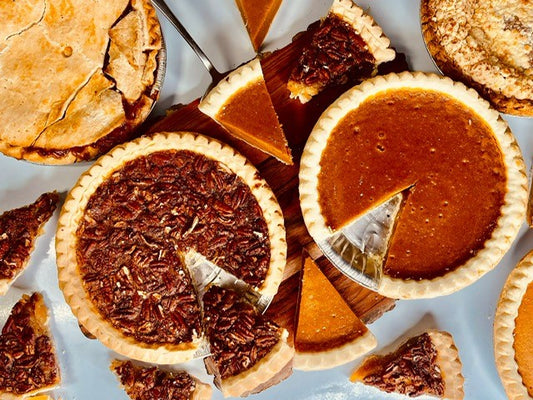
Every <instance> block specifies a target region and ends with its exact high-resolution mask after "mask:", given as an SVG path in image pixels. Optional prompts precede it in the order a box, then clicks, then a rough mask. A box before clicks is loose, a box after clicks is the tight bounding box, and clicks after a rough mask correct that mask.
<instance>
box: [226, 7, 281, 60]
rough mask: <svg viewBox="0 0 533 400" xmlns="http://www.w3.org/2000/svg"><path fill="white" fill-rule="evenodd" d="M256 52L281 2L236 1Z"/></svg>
mask: <svg viewBox="0 0 533 400" xmlns="http://www.w3.org/2000/svg"><path fill="white" fill-rule="evenodd" d="M235 2H236V3H237V7H239V11H240V12H241V16H242V19H243V21H244V24H245V25H246V30H247V31H248V34H249V35H250V40H251V41H252V45H253V46H254V50H255V51H259V48H260V47H261V45H262V44H263V41H264V40H265V36H266V35H267V33H268V30H269V28H270V25H271V24H272V21H273V20H274V17H275V16H276V13H277V12H278V9H279V6H280V5H281V0H261V1H257V0H235Z"/></svg>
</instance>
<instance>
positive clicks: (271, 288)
mask: <svg viewBox="0 0 533 400" xmlns="http://www.w3.org/2000/svg"><path fill="white" fill-rule="evenodd" d="M168 149H176V150H190V151H194V152H198V153H201V154H203V155H205V156H207V157H210V158H212V159H215V160H217V161H219V162H221V163H223V164H224V165H226V166H227V167H228V168H229V169H230V170H231V171H233V172H234V173H235V174H236V175H238V176H239V177H240V178H241V179H243V181H244V182H246V183H247V184H248V185H249V187H250V190H251V192H252V194H253V195H254V197H255V198H256V199H257V201H258V203H259V206H260V207H261V209H262V211H263V217H264V218H265V221H266V222H267V226H268V232H269V237H270V244H271V258H270V266H269V270H268V273H267V276H266V277H265V281H264V282H263V284H262V285H261V287H259V288H257V290H258V291H260V292H261V293H263V294H265V295H271V296H273V295H274V294H275V293H276V292H277V289H278V286H279V284H280V283H281V279H282V276H283V270H284V268H285V260H286V253H287V244H286V241H285V228H284V224H283V217H282V213H281V209H280V208H279V205H278V203H277V201H276V199H275V197H274V194H273V193H272V191H271V190H270V188H269V187H268V186H267V184H266V182H265V181H263V180H262V179H260V178H259V176H258V173H257V170H256V169H255V168H254V167H253V166H252V165H251V164H250V163H249V162H248V161H247V160H246V159H245V158H244V157H243V156H241V155H240V154H238V153H236V152H235V150H233V149H232V148H231V147H229V146H227V145H224V144H222V143H220V142H218V141H216V140H213V139H208V138H207V137H205V136H201V135H198V134H195V133H190V132H174V133H170V132H164V133H158V134H155V135H154V136H153V137H141V138H139V139H137V140H134V141H132V142H129V143H126V144H124V145H120V146H117V147H115V148H114V149H113V150H112V151H111V152H110V153H108V154H106V155H105V156H103V157H101V158H100V159H98V160H97V162H96V163H95V164H94V165H93V166H92V167H91V168H90V169H89V170H88V171H87V172H85V173H84V174H83V175H82V176H81V177H80V178H79V180H78V182H77V184H76V185H75V186H74V188H73V189H72V190H71V191H70V192H69V194H68V196H67V199H66V201H65V204H64V205H63V209H62V211H61V215H60V218H59V222H58V229H57V234H56V253H57V265H58V271H59V285H60V287H61V289H62V290H63V294H64V296H65V299H66V300H67V303H69V305H70V307H71V309H72V312H73V313H74V315H76V317H77V318H78V321H79V322H80V323H81V324H82V325H83V326H84V327H85V328H87V330H88V331H89V332H91V333H92V334H93V335H94V336H96V337H97V338H98V339H99V340H100V341H102V343H104V344H105V345H106V346H108V347H110V348H111V349H113V350H114V351H116V352H117V353H120V354H123V355H125V356H127V357H131V358H134V359H138V360H143V361H147V362H154V363H159V364H174V363H179V362H183V361H186V360H190V359H192V358H193V357H194V353H195V352H196V351H197V349H198V348H200V346H202V345H203V344H204V343H205V341H204V339H203V338H200V337H197V338H195V339H194V340H193V342H192V343H188V344H182V345H175V346H157V345H153V346H148V345H143V344H140V343H138V342H137V341H135V340H134V339H133V338H130V337H127V336H125V335H123V334H122V333H121V332H119V331H118V330H116V329H115V328H114V327H112V325H111V324H110V323H109V322H107V321H106V320H105V319H104V318H102V316H101V315H100V314H99V313H98V311H97V309H96V307H95V306H94V305H93V304H92V302H91V301H90V299H89V297H88V295H87V293H86V292H85V290H84V288H83V282H82V280H81V277H80V274H79V272H78V267H77V257H76V246H77V238H76V232H77V229H78V225H79V223H80V221H81V218H82V216H83V213H84V211H85V208H86V206H87V203H88V201H89V198H90V196H91V195H92V194H93V193H94V191H95V190H96V189H97V188H98V186H99V185H100V184H102V183H103V182H104V181H105V180H106V179H107V178H108V176H109V175H110V174H111V173H112V172H113V171H115V170H117V169H119V168H120V167H121V166H122V165H124V163H126V162H128V161H130V160H133V159H135V158H137V157H139V156H141V155H146V154H149V153H152V152H155V151H160V150H168Z"/></svg>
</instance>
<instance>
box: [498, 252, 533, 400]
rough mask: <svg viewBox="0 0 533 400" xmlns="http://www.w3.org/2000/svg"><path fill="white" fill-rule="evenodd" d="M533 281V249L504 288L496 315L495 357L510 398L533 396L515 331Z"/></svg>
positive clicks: (515, 399) (528, 397)
mask: <svg viewBox="0 0 533 400" xmlns="http://www.w3.org/2000/svg"><path fill="white" fill-rule="evenodd" d="M532 281H533V251H530V252H529V253H528V254H526V255H525V256H524V258H522V260H521V261H520V262H519V263H518V265H517V266H516V268H515V269H514V270H513V271H512V272H511V274H510V275H509V277H508V278H507V281H506V282H505V286H504V287H503V290H502V293H501V295H500V300H499V302H498V307H497V309H496V315H495V316H494V356H495V359H496V368H497V369H498V373H499V374H500V378H501V380H502V383H503V386H504V387H505V392H506V393H507V396H508V397H509V398H510V399H514V400H526V399H531V396H529V393H528V391H527V388H526V386H525V385H524V384H523V382H522V377H521V376H520V373H519V372H518V364H517V363H516V360H515V350H514V330H515V320H516V317H517V316H518V308H519V307H520V304H521V303H522V298H523V297H524V294H525V293H526V290H527V287H528V285H529V284H530V283H531V282H532Z"/></svg>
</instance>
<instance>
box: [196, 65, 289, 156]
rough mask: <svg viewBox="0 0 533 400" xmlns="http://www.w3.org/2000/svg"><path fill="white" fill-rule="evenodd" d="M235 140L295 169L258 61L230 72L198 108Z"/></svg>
mask: <svg viewBox="0 0 533 400" xmlns="http://www.w3.org/2000/svg"><path fill="white" fill-rule="evenodd" d="M198 108H199V109H200V111H202V112H203V113H204V114H207V115H209V116H210V117H211V118H213V119H214V120H215V121H217V122H218V123H219V124H220V125H222V126H223V127H224V128H226V129H227V130H228V131H229V132H230V133H231V134H233V135H234V136H235V137H237V138H239V139H241V140H244V141H245V142H246V143H248V144H249V145H251V146H253V147H256V148H258V149H259V150H261V151H263V152H265V153H267V154H270V155H271V156H273V157H276V158H277V159H278V160H280V161H281V162H283V163H285V164H289V165H292V156H291V150H290V148H289V145H288V144H287V139H286V138H285V134H284V133H283V129H282V128H281V125H280V123H279V120H278V116H277V114H276V110H274V106H273V104H272V99H271V98H270V94H269V93H268V90H267V87H266V84H265V78H264V77H263V71H262V69H261V63H260V62H259V59H257V58H255V59H253V60H252V61H250V62H249V63H247V64H244V65H243V66H241V67H239V68H237V69H236V70H235V71H233V72H231V73H230V74H229V75H228V76H227V77H226V78H224V79H223V80H222V81H220V82H219V83H218V85H217V86H215V87H214V88H213V89H212V90H211V91H210V92H209V93H208V94H207V95H206V96H205V97H204V98H203V99H202V101H201V102H200V104H199V105H198Z"/></svg>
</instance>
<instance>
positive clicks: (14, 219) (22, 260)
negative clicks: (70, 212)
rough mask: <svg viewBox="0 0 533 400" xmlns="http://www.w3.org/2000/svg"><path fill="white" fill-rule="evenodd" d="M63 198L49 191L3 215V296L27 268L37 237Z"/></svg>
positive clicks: (0, 233)
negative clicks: (60, 198)
mask: <svg viewBox="0 0 533 400" xmlns="http://www.w3.org/2000/svg"><path fill="white" fill-rule="evenodd" d="M58 199H59V196H58V194H57V193H55V192H52V193H45V194H43V195H41V196H40V197H39V198H38V199H37V200H36V201H35V202H34V203H33V204H30V205H28V206H25V207H21V208H17V209H14V210H9V211H6V212H4V213H3V214H2V215H0V295H3V294H5V293H6V292H7V290H8V289H9V286H10V285H11V284H12V283H13V281H14V280H15V279H16V278H17V276H18V275H19V274H20V273H21V272H22V271H23V270H24V268H25V267H26V265H27V264H28V261H29V259H30V254H31V252H32V250H33V247H34V244H35V239H36V238H37V237H38V236H39V235H40V234H41V233H42V232H43V226H44V224H45V223H46V222H47V221H48V220H49V219H50V217H51V216H52V214H53V213H54V210H55V209H56V204H57V201H58Z"/></svg>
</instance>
